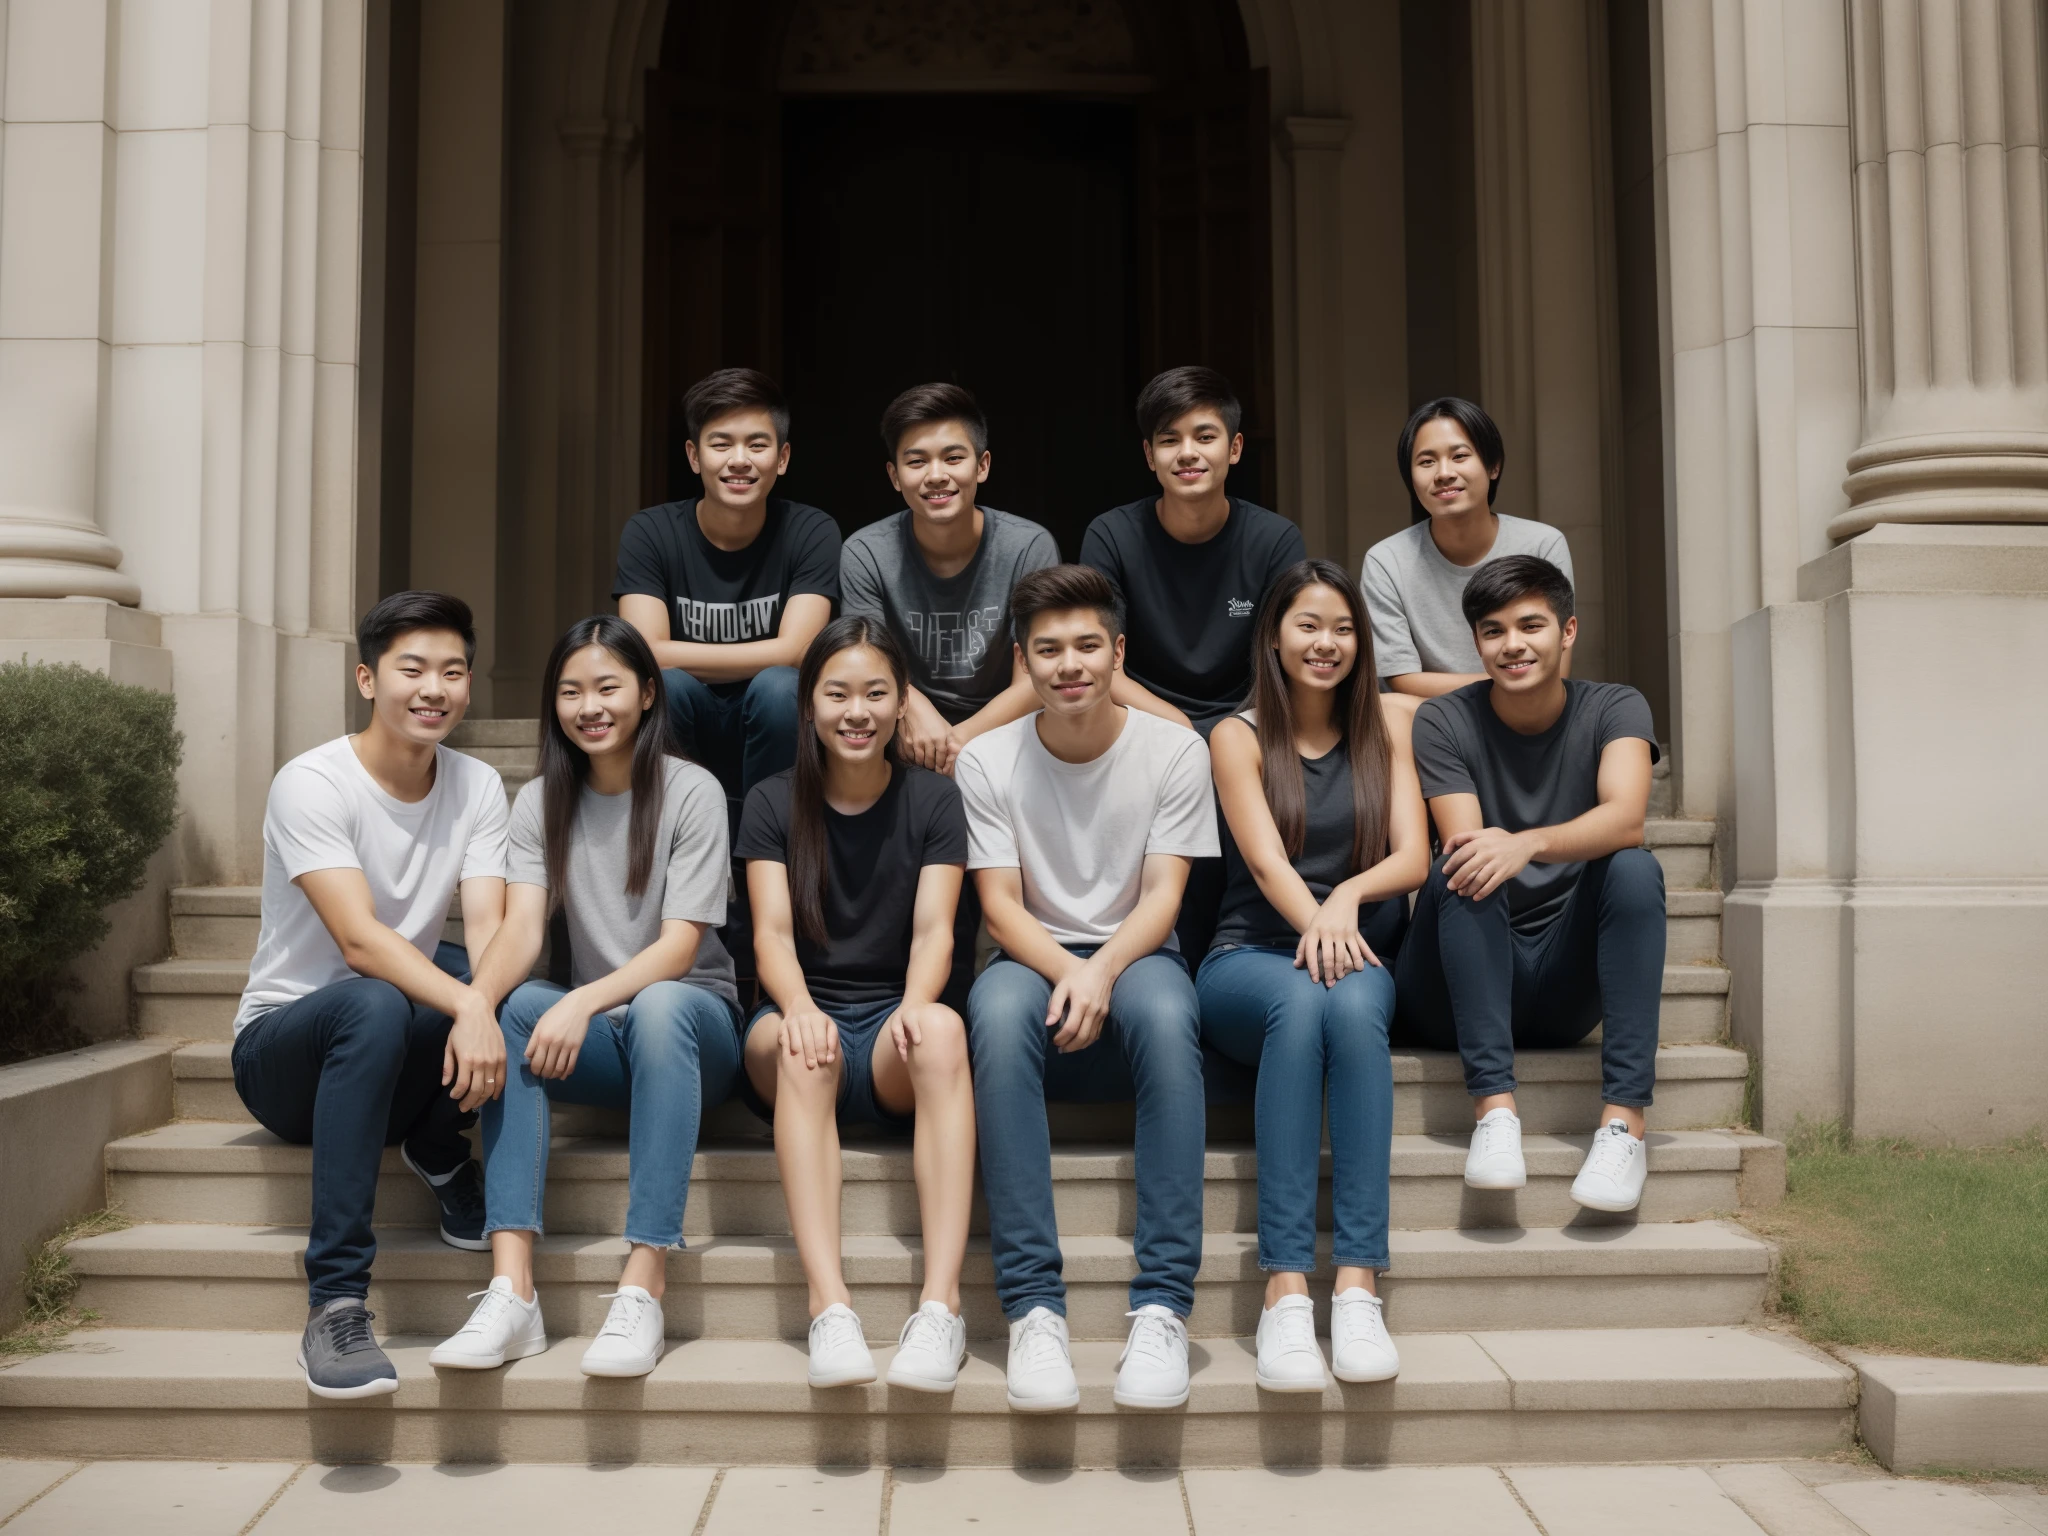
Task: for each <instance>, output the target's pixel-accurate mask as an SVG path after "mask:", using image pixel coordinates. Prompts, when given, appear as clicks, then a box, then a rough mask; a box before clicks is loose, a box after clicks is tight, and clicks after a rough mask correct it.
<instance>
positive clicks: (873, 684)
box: [811, 645, 903, 766]
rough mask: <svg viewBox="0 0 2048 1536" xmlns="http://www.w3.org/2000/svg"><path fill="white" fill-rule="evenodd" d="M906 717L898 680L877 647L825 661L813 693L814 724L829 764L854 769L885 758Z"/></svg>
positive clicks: (837, 654)
mask: <svg viewBox="0 0 2048 1536" xmlns="http://www.w3.org/2000/svg"><path fill="white" fill-rule="evenodd" d="M902 711H903V692H902V690H901V689H900V688H898V687H897V686H896V674H895V673H894V672H892V671H890V670H889V663H888V661H887V659H886V658H885V657H884V656H883V655H882V653H881V652H880V651H878V650H876V649H875V648H874V647H873V646H871V645H849V646H848V647H847V648H846V649H845V650H843V651H838V652H835V653H834V654H832V655H830V656H828V657H826V658H825V665H824V666H823V667H822V668H820V669H819V671H818V682H817V686H816V687H814V688H813V689H812V690H811V723H812V727H813V728H814V729H815V730H816V731H817V733H818V740H819V741H821V742H823V743H824V745H825V755H826V757H827V759H828V760H830V759H832V758H838V759H839V760H840V761H841V762H843V763H846V764H848V765H849V766H851V765H856V764H862V763H870V762H873V761H874V760H875V759H877V758H879V757H881V756H882V754H883V752H884V750H885V749H886V748H887V747H888V745H889V739H890V738H891V737H892V736H894V735H895V734H896V719H897V716H898V715H900V714H901V713H902Z"/></svg>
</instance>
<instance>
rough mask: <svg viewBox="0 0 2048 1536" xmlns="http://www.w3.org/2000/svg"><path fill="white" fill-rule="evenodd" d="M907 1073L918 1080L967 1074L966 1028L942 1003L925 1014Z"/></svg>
mask: <svg viewBox="0 0 2048 1536" xmlns="http://www.w3.org/2000/svg"><path fill="white" fill-rule="evenodd" d="M918 1034H919V1036H920V1038H919V1040H918V1042H917V1046H916V1048H915V1049H914V1050H913V1051H912V1052H911V1053H910V1069H911V1071H912V1072H914V1073H917V1074H918V1075H919V1076H921V1077H925V1078H930V1079H949V1078H955V1077H964V1076H966V1074H967V1025H966V1023H965V1021H963V1020H962V1019H961V1017H960V1015H959V1014H957V1013H955V1012H954V1011H953V1010H952V1009H950V1008H948V1007H946V1006H945V1005H944V1004H943V1003H940V1004H935V1005H934V1006H932V1007H931V1008H928V1009H926V1010H925V1013H924V1017H923V1018H922V1019H921V1020H919V1024H918Z"/></svg>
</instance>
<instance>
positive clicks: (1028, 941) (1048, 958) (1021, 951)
mask: <svg viewBox="0 0 2048 1536" xmlns="http://www.w3.org/2000/svg"><path fill="white" fill-rule="evenodd" d="M974 889H975V891H976V892H977V893H978V894H979V895H980V897H981V919H982V921H983V922H984V923H986V924H987V925H988V936H989V937H990V938H992V939H994V940H995V941H996V947H997V948H998V949H1000V950H1001V951H1002V952H1003V953H1004V954H1005V955H1007V956H1009V958H1010V959H1012V960H1015V961H1016V962H1018V964H1020V965H1028V966H1030V967H1031V969H1033V970H1034V971H1036V972H1038V974H1039V975H1041V976H1043V977H1044V978H1045V979H1046V980H1047V981H1049V982H1051V983H1052V984H1053V985H1054V986H1058V985H1059V984H1060V983H1061V982H1062V981H1064V980H1066V978H1067V977H1068V976H1070V975H1072V974H1073V973H1074V972H1075V971H1077V970H1079V969H1080V968H1081V962H1080V961H1079V960H1078V959H1076V958H1075V957H1074V956H1073V955H1070V954H1068V953H1067V951H1066V949H1065V948H1064V947H1063V946H1062V945H1061V944H1060V941H1059V940H1058V939H1055V938H1054V937H1053V936H1052V935H1051V934H1049V933H1047V932H1046V931H1045V924H1043V923H1041V922H1040V921H1039V920H1038V919H1037V918H1035V917H1033V916H1032V915H1031V912H1030V910H1029V909H1028V908H1027V907H1026V906H1025V905H1024V876H1023V873H1022V872H1021V871H1019V870H1017V869H1015V868H1010V869H977V870H976V871H975V872H974Z"/></svg>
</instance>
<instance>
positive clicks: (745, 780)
mask: <svg viewBox="0 0 2048 1536" xmlns="http://www.w3.org/2000/svg"><path fill="white" fill-rule="evenodd" d="M661 677H662V681H663V682H665V683H666V684H667V685H668V711H669V716H670V718H671V719H672V721H673V722H674V725H675V729H676V734H677V739H678V740H680V741H681V743H682V745H683V749H684V750H685V751H686V752H688V753H689V754H690V756H692V757H694V758H695V759H696V760H697V761H698V762H700V763H702V764H703V765H704V766H705V767H706V768H709V769H710V770H711V771H712V773H713V774H715V775H716V776H717V778H718V782H719V783H720V784H722V785H724V786H725V793H726V798H727V799H729V800H735V801H742V802H743V801H745V799H746V798H747V792H748V791H749V790H751V789H752V788H753V787H754V786H755V785H756V784H758V783H760V782H761V781H762V780H763V779H766V778H772V777H773V776H774V775H776V774H778V773H780V772H782V770H783V769H785V768H787V767H789V766H790V765H792V764H793V763H795V762H796V668H795V667H767V668H764V669H763V670H761V671H759V672H757V673H755V674H754V676H753V678H752V680H751V681H749V682H748V683H747V685H746V687H744V688H732V687H730V686H729V685H727V684H720V685H718V686H717V687H715V688H714V687H713V686H712V685H711V684H709V683H705V682H700V681H699V680H698V679H697V678H695V677H693V676H692V675H691V674H689V673H688V672H684V671H681V670H671V671H667V672H663V673H662V674H661Z"/></svg>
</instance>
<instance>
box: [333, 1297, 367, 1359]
mask: <svg viewBox="0 0 2048 1536" xmlns="http://www.w3.org/2000/svg"><path fill="white" fill-rule="evenodd" d="M376 1315H377V1314H376V1313H374V1312H372V1311H370V1310H369V1309H368V1308H367V1307H343V1308H342V1309H341V1310H340V1311H339V1312H330V1313H328V1314H327V1316H326V1318H325V1319H323V1322H322V1325H323V1327H324V1328H325V1329H326V1332H327V1342H328V1345H329V1346H330V1347H331V1348H332V1349H333V1350H334V1352H335V1353H336V1354H337V1355H352V1354H355V1353H356V1352H357V1351H359V1350H365V1349H375V1348H376V1347H377V1340H376V1338H375V1337H374V1336H373V1335H372V1334H371V1332H370V1319H371V1318H373V1317H375V1316H376Z"/></svg>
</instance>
